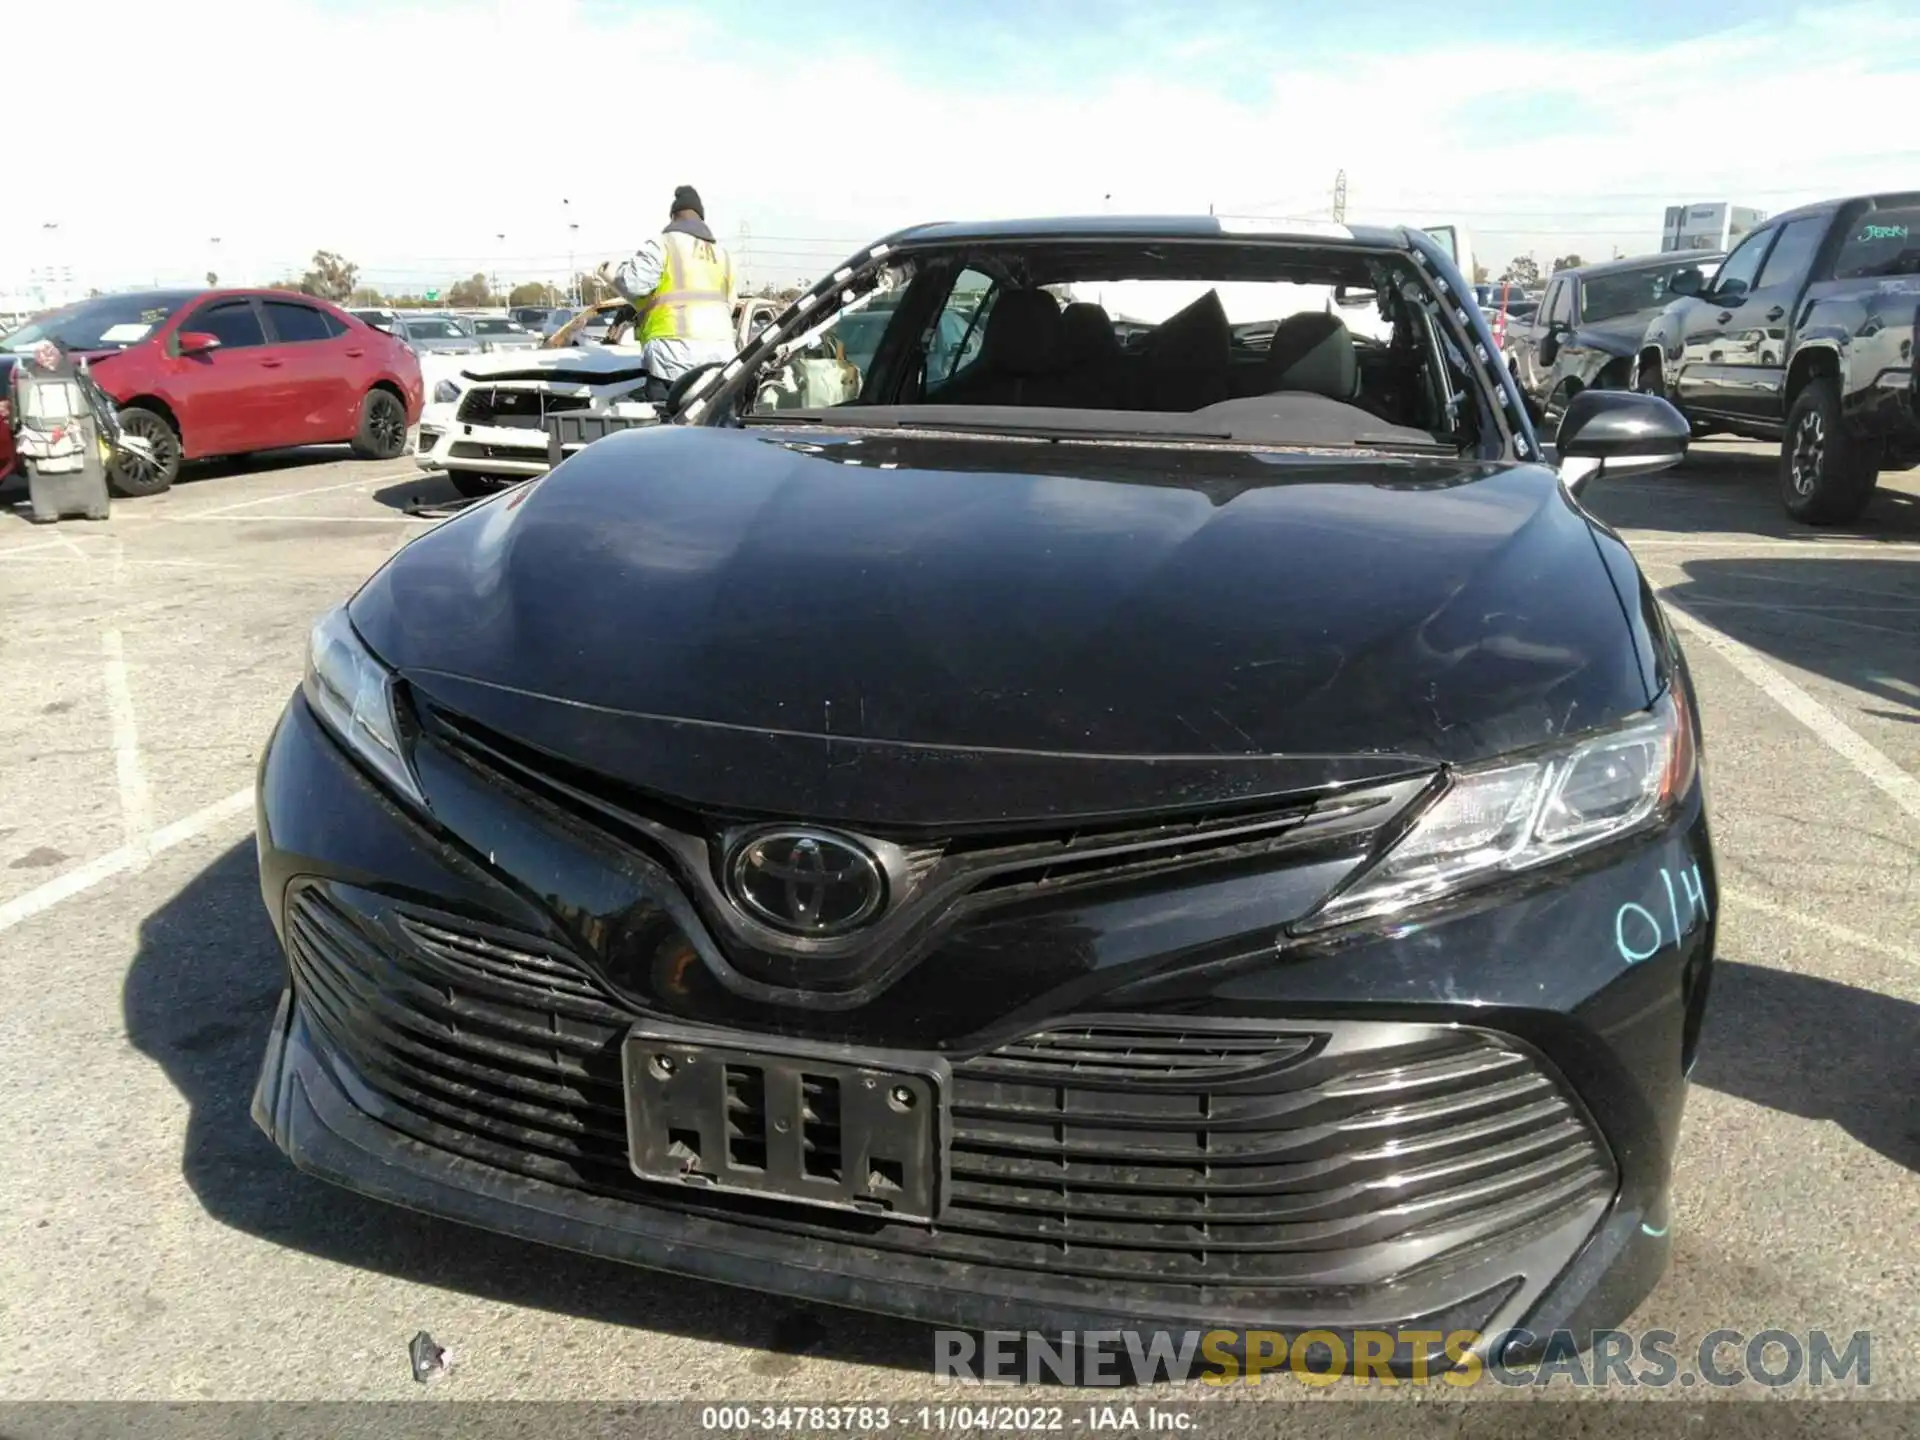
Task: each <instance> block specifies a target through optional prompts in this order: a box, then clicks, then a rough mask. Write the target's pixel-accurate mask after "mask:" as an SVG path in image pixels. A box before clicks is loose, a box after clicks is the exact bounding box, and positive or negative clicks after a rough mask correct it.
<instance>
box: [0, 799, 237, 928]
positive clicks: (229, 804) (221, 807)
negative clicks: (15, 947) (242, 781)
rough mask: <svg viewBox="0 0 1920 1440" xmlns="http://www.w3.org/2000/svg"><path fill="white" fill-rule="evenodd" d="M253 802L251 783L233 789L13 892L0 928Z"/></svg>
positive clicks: (1, 911)
mask: <svg viewBox="0 0 1920 1440" xmlns="http://www.w3.org/2000/svg"><path fill="white" fill-rule="evenodd" d="M252 804H253V787H252V786H251V785H249V786H248V787H247V788H246V789H244V790H236V791H234V792H233V794H231V795H229V796H227V798H226V799H224V800H216V801H214V803H213V804H211V805H209V806H207V807H206V809H204V810H196V811H194V812H193V814H191V815H189V816H187V817H186V818H185V819H184V820H176V821H174V822H173V823H172V824H171V825H163V826H161V827H160V828H159V829H158V830H156V831H154V832H153V834H151V835H149V836H148V837H147V838H146V841H145V843H144V844H140V845H122V846H121V847H120V848H119V849H118V850H113V851H110V852H108V853H107V854H105V855H102V856H101V857H100V858H99V859H97V860H89V861H88V862H87V863H86V864H84V865H80V866H76V867H75V868H74V869H72V870H69V871H67V873H66V874H64V875H60V876H56V877H55V878H54V879H52V880H49V881H47V883H46V884H44V885H40V886H37V887H35V888H34V889H32V890H29V891H27V893H26V894H24V895H16V896H15V897H14V898H13V899H11V900H8V901H6V902H4V903H0V930H11V929H12V928H13V927H14V926H15V925H18V924H19V923H20V922H21V921H23V920H27V919H31V918H32V917H33V916H35V915H38V914H39V913H40V912H41V911H42V910H50V909H52V908H53V907H54V906H55V905H58V904H59V903H60V902H61V901H62V900H71V899H72V898H73V897H74V896H76V895H79V894H83V893H84V892H86V891H88V890H91V889H92V888H93V887H94V886H96V885H98V884H100V883H101V882H102V881H104V880H111V879H112V878H113V877H114V876H116V875H118V874H120V873H121V872H122V871H126V870H133V869H137V868H138V867H139V866H141V865H144V864H145V863H146V862H147V861H148V860H149V859H150V858H151V857H153V856H155V855H158V854H160V853H162V852H163V851H166V850H171V849H173V847H174V846H176V845H182V844H185V843H186V842H187V841H189V840H191V839H193V838H194V837H195V836H198V835H204V834H205V833H206V832H207V831H209V830H211V829H213V828H214V827H215V826H217V825H219V824H221V823H222V822H224V821H226V820H229V819H231V818H232V817H234V816H236V815H240V814H243V813H245V812H246V811H247V810H248V809H249V808H250V807H251V806H252Z"/></svg>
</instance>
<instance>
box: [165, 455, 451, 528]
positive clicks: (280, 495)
mask: <svg viewBox="0 0 1920 1440" xmlns="http://www.w3.org/2000/svg"><path fill="white" fill-rule="evenodd" d="M419 473H420V472H419V469H418V467H415V468H413V469H409V470H396V471H394V472H393V473H392V474H383V475H362V476H361V477H360V478H359V479H357V480H342V481H340V482H339V483H338V484H335V485H314V486H312V487H310V488H308V489H305V490H283V491H276V492H275V493H273V494H272V495H257V496H255V497H254V498H253V499H251V500H236V501H234V502H233V503H232V504H231V505H215V506H213V507H211V508H210V509H206V510H193V511H189V512H188V513H187V514H185V515H157V516H154V517H153V518H154V519H157V520H202V519H205V518H206V517H207V516H209V515H227V514H231V513H232V512H233V511H235V510H251V509H252V508H253V507H254V506H256V505H277V504H279V503H280V502H282V501H284V500H299V499H303V498H304V497H306V496H308V495H330V494H332V493H333V492H334V491H336V490H357V489H359V488H361V487H362V486H365V485H378V484H380V483H381V482H382V481H383V480H404V479H406V478H407V476H409V475H417V474H419Z"/></svg>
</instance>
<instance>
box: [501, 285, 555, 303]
mask: <svg viewBox="0 0 1920 1440" xmlns="http://www.w3.org/2000/svg"><path fill="white" fill-rule="evenodd" d="M553 303H554V293H553V286H551V285H549V284H547V282H546V281H544V280H526V281H523V282H521V283H520V284H518V285H516V286H514V287H513V289H512V290H511V291H510V292H509V293H508V295H507V304H509V305H552V304H553Z"/></svg>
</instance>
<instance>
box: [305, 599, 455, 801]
mask: <svg viewBox="0 0 1920 1440" xmlns="http://www.w3.org/2000/svg"><path fill="white" fill-rule="evenodd" d="M301 690H302V691H303V692H304V693H305V695H306V697H307V703H308V704H309V705H311V706H312V707H313V710H314V713H315V714H316V715H318V716H319V717H320V718H321V719H322V720H323V721H325V722H326V725H327V728H328V729H330V730H332V731H333V733H334V734H335V735H337V736H338V737H339V738H340V740H341V741H342V742H343V743H344V744H345V745H346V747H347V748H348V749H349V750H351V751H353V753H354V754H355V755H357V756H359V757H360V759H361V760H362V761H364V762H365V763H366V764H367V765H368V766H369V767H370V768H371V769H372V770H373V771H374V773H376V774H377V775H379V776H380V777H381V778H382V779H383V780H385V781H386V782H387V783H388V784H389V785H391V786H393V788H394V789H396V790H398V791H399V792H400V793H401V794H402V795H404V796H406V797H407V798H408V799H409V800H412V801H413V802H414V803H415V804H417V805H425V804H426V799H425V797H424V796H422V795H421V793H420V785H419V782H418V781H416V780H415V779H414V778H413V767H412V766H411V765H409V764H408V763H407V758H406V751H405V750H404V749H402V748H401V744H400V725H399V721H398V718H397V715H396V713H395V709H394V703H393V675H392V674H391V672H389V671H388V670H387V668H386V666H384V665H382V664H381V663H380V662H379V661H378V660H376V659H374V658H373V653H372V652H371V651H370V650H368V649H367V647H366V646H365V645H364V644H363V643H362V642H361V639H360V637H359V636H358V635H356V634H355V633H354V630H353V625H352V623H351V622H350V621H349V620H348V619H347V607H346V606H344V605H342V606H339V607H338V608H336V609H335V610H333V611H331V612H329V613H328V614H327V615H326V616H324V617H323V618H322V619H321V620H320V621H319V623H318V624H316V625H315V626H314V627H313V635H312V639H311V641H310V643H309V645H308V647H307V674H306V679H305V680H304V681H303V682H302V683H301Z"/></svg>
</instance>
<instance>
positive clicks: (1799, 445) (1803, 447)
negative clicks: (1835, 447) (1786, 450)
mask: <svg viewBox="0 0 1920 1440" xmlns="http://www.w3.org/2000/svg"><path fill="white" fill-rule="evenodd" d="M1826 458H1827V426H1826V422H1825V421H1824V420H1822V419H1821V418H1820V412H1819V411H1818V410H1809V411H1808V412H1807V413H1806V414H1805V415H1803V416H1802V417H1801V418H1800V427H1799V428H1798V429H1797V430H1795V431H1794V432H1793V461H1792V465H1793V488H1794V493H1795V494H1799V495H1811V494H1813V491H1814V487H1815V486H1817V485H1818V484H1819V483H1820V467H1821V464H1822V462H1823V461H1824V460H1825V459H1826Z"/></svg>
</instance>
